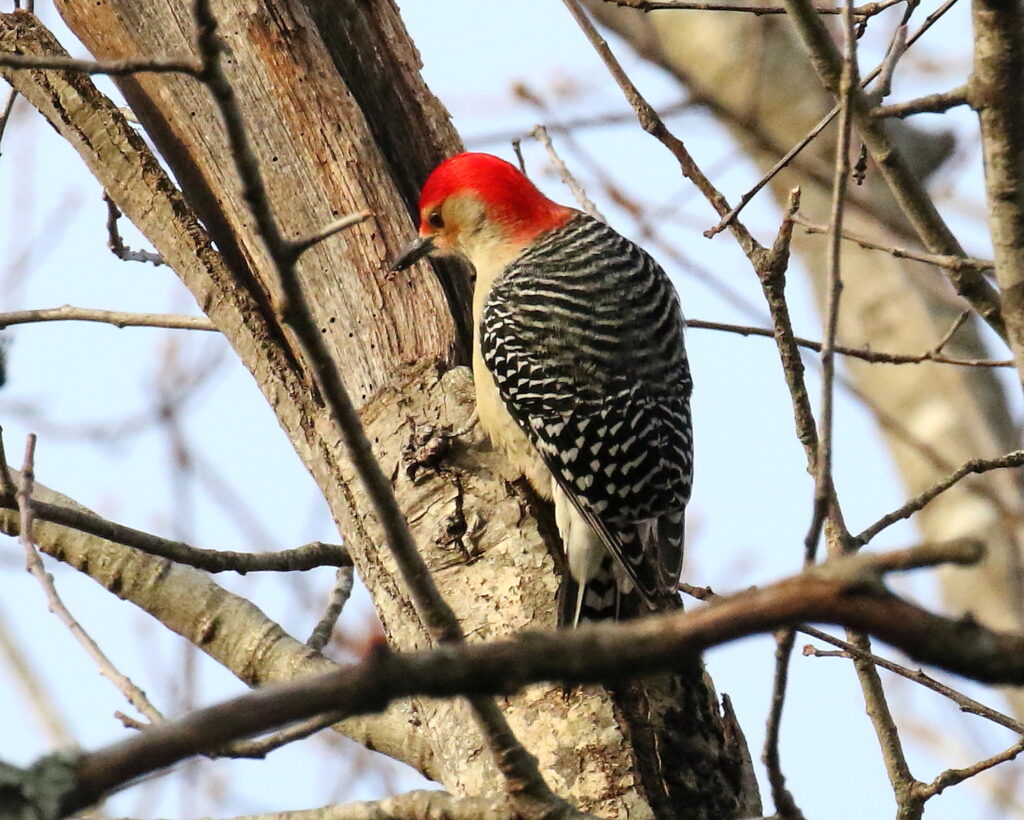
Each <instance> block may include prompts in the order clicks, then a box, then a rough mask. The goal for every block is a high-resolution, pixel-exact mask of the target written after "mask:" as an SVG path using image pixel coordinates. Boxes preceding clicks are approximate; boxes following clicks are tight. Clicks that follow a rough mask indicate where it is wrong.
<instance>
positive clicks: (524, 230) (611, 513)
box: [392, 152, 693, 627]
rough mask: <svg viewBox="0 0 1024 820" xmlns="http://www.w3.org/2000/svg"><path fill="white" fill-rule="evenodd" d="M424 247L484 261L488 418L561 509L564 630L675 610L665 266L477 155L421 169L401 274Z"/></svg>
mask: <svg viewBox="0 0 1024 820" xmlns="http://www.w3.org/2000/svg"><path fill="white" fill-rule="evenodd" d="M427 255H440V256H456V257H461V258H463V259H465V260H468V261H469V262H470V263H471V264H472V266H473V267H474V268H475V271H476V282H475V285H474V293H473V381H474V386H475V392H476V401H477V414H478V418H479V423H480V426H481V428H482V429H483V431H484V432H485V433H486V434H487V436H488V437H489V438H490V440H491V443H492V445H493V446H494V448H495V450H496V451H498V452H499V453H501V454H503V456H504V457H505V458H506V459H507V461H508V463H509V465H510V466H511V467H512V469H513V470H514V471H516V472H518V473H521V474H522V475H524V476H525V477H526V478H527V480H528V481H529V482H530V484H531V485H532V486H533V487H534V489H535V490H536V491H537V493H538V494H539V495H540V496H541V497H542V498H545V499H548V500H550V501H553V503H554V508H555V522H556V524H557V528H558V532H559V535H560V537H561V540H562V543H563V545H564V548H565V557H566V562H565V563H566V565H567V569H568V572H566V573H563V577H562V583H561V587H560V590H559V604H558V625H559V626H573V627H576V626H578V625H580V624H581V623H584V622H591V621H601V620H608V619H614V620H619V619H622V618H625V617H632V616H633V615H638V614H642V613H643V611H644V609H645V608H646V609H647V610H651V611H654V610H661V609H665V608H673V607H675V606H678V605H679V603H678V601H679V599H678V591H677V590H678V583H679V576H680V572H681V568H682V560H683V537H684V524H685V511H686V505H687V502H688V501H689V498H690V490H691V484H692V478H693V431H692V422H691V414H690V395H691V393H692V390H693V382H692V379H691V375H690V368H689V363H688V360H687V356H686V349H685V345H684V328H685V321H684V319H683V314H682V310H681V307H680V302H679V297H678V295H677V293H676V291H675V288H674V287H673V285H672V283H671V281H670V280H669V278H668V276H667V275H666V273H665V271H664V270H663V269H662V268H661V266H660V265H658V263H657V262H656V261H655V260H654V259H653V258H652V257H651V256H650V255H649V254H648V253H647V252H646V251H645V250H644V249H643V248H641V247H640V246H639V245H637V244H635V243H633V242H632V241H630V240H629V239H626V238H625V237H623V236H622V235H621V234H619V233H617V232H616V231H615V230H613V229H612V228H611V227H609V226H608V225H606V224H605V223H604V222H602V221H600V220H598V219H595V218H594V217H591V216H589V215H587V214H585V213H583V212H581V211H578V210H576V209H573V208H569V207H567V206H564V205H560V204H558V203H556V202H554V201H552V200H551V199H549V198H548V197H547V196H545V195H544V194H543V193H541V191H540V190H539V189H538V188H537V187H536V186H535V185H534V184H533V183H532V182H531V181H530V180H529V179H528V178H527V177H526V176H525V175H524V174H523V173H522V172H520V170H519V169H518V168H516V167H515V166H514V165H512V164H511V163H509V162H506V161H505V160H503V159H501V158H499V157H496V156H493V155H491V154H484V153H476V152H467V153H461V154H457V155H455V156H452V157H450V158H448V159H446V160H444V161H443V162H441V163H440V164H439V165H438V166H437V167H436V168H435V169H434V170H433V171H432V172H431V173H430V175H429V176H428V177H427V179H426V181H425V183H424V184H423V187H422V190H421V194H420V201H419V234H418V236H417V238H416V239H415V240H414V241H413V242H412V243H411V244H410V245H409V246H408V247H407V248H406V249H405V250H404V252H403V253H401V254H400V256H399V257H398V258H397V259H396V260H395V262H394V263H393V265H392V268H393V269H394V270H405V269H406V268H408V267H410V266H411V265H413V264H414V263H415V262H417V261H418V260H420V259H421V258H423V257H424V256H427ZM637 596H638V597H637ZM638 602H642V605H638Z"/></svg>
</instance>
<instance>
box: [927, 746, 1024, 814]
mask: <svg viewBox="0 0 1024 820" xmlns="http://www.w3.org/2000/svg"><path fill="white" fill-rule="evenodd" d="M1022 752H1024V739H1022V740H1018V741H1017V742H1016V743H1014V744H1013V745H1012V746H1010V747H1009V748H1008V749H1005V750H1003V751H1002V752H999V753H998V754H994V755H992V757H987V758H985V759H984V760H980V761H978V762H977V763H975V764H973V765H972V766H966V767H965V768H963V769H947V770H946V771H944V772H942V774H940V775H939V776H938V777H936V778H935V779H934V780H933V781H932V782H931V783H927V784H925V783H922V784H920V785H919V786H918V788H917V790H916V794H915V796H916V797H918V798H919V799H920V800H921V801H922V802H923V801H925V800H927V799H928V798H929V797H934V796H935V795H937V794H942V792H943V791H944V790H946V789H948V788H949V787H950V786H956V785H957V784H958V783H963V782H964V781H965V780H967V779H968V778H969V777H974V776H975V775H976V774H981V773H982V772H985V771H988V770H989V769H991V768H992V767H993V766H998V765H999V764H1000V763H1005V762H1006V761H1008V760H1014V759H1015V758H1016V757H1017V755H1019V754H1021V753H1022Z"/></svg>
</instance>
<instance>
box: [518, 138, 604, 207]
mask: <svg viewBox="0 0 1024 820" xmlns="http://www.w3.org/2000/svg"><path fill="white" fill-rule="evenodd" d="M530 136H531V137H533V138H534V139H535V140H537V142H539V143H540V144H541V145H543V146H544V148H545V150H547V152H548V156H549V157H550V158H551V162H552V164H553V165H554V166H555V168H556V170H557V171H558V176H559V178H560V179H561V180H562V182H563V184H564V185H565V186H566V187H567V188H568V189H569V190H570V191H572V195H573V196H574V197H576V204H577V205H579V206H580V209H581V210H582V211H584V212H586V213H588V214H590V215H591V216H592V217H594V219H599V220H601V221H602V222H607V221H608V220H607V219H605V217H604V214H602V213H601V212H600V211H599V210H598V208H597V205H595V204H594V201H593V200H592V199H591V198H590V197H588V196H587V192H586V191H584V190H583V186H582V185H580V183H579V181H578V180H577V179H576V177H574V176H573V175H572V171H570V170H569V166H567V165H566V164H565V161H564V160H563V159H562V158H561V157H560V156H559V155H558V152H557V151H556V150H555V146H554V145H553V144H552V142H551V137H549V136H548V129H547V128H545V127H544V126H543V125H537V126H535V127H534V128H533V130H532V131H530Z"/></svg>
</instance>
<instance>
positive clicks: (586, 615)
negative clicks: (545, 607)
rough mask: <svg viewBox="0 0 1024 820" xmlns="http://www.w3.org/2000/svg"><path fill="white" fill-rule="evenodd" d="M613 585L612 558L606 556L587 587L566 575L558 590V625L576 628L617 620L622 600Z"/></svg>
mask: <svg viewBox="0 0 1024 820" xmlns="http://www.w3.org/2000/svg"><path fill="white" fill-rule="evenodd" d="M626 597H627V596H626V595H623V594H622V592H621V591H620V590H619V587H618V585H617V584H616V583H615V573H614V571H613V559H612V557H611V556H610V555H608V556H606V557H605V558H604V560H603V561H602V562H601V567H600V569H599V570H598V572H597V575H595V576H594V577H593V578H591V579H590V580H589V581H588V582H587V583H586V584H583V585H580V584H578V583H577V582H576V581H574V580H573V578H572V576H571V575H570V574H569V573H568V572H566V573H564V574H563V575H562V586H561V588H560V589H559V591H558V625H559V626H578V625H579V624H581V623H586V622H590V621H609V620H615V621H617V620H619V619H620V618H621V617H622V615H623V604H624V603H625V598H626Z"/></svg>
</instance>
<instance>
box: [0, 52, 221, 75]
mask: <svg viewBox="0 0 1024 820" xmlns="http://www.w3.org/2000/svg"><path fill="white" fill-rule="evenodd" d="M0 67H2V68H10V69H21V70H24V69H53V70H56V71H75V72H77V73H79V74H107V75H110V76H117V75H120V74H138V73H141V72H145V71H149V72H156V73H167V72H172V73H175V74H190V75H191V76H193V77H197V76H199V72H200V69H201V67H200V66H199V65H197V64H196V63H195V62H193V61H192V60H189V59H180V58H174V57H143V58H140V59H125V60H106V61H102V62H97V61H95V60H76V59H73V58H72V57H55V56H39V55H35V54H13V53H0Z"/></svg>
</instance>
